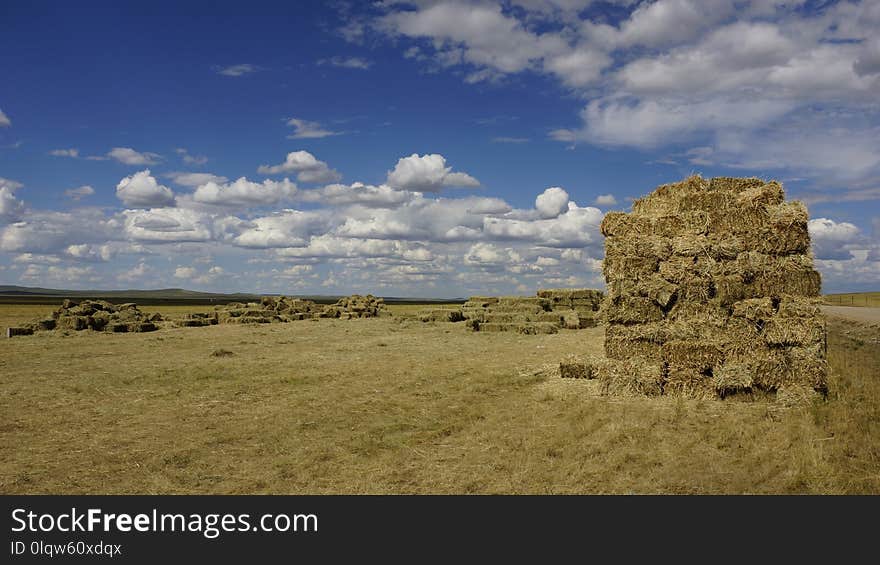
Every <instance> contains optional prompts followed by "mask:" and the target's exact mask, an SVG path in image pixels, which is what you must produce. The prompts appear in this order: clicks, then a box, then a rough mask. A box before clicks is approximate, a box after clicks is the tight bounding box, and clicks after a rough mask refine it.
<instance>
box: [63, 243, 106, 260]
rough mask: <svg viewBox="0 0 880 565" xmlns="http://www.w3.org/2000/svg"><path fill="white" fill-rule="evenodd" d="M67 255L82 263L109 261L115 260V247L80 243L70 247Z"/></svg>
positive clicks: (66, 251) (66, 252)
mask: <svg viewBox="0 0 880 565" xmlns="http://www.w3.org/2000/svg"><path fill="white" fill-rule="evenodd" d="M65 254H66V255H67V256H69V257H71V258H72V259H78V260H81V261H109V260H110V259H112V258H113V254H114V253H113V246H111V245H109V244H104V245H89V244H87V243H80V244H75V245H68V246H67V249H66V250H65Z"/></svg>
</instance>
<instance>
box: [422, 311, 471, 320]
mask: <svg viewBox="0 0 880 565" xmlns="http://www.w3.org/2000/svg"><path fill="white" fill-rule="evenodd" d="M416 319H418V320H419V321H420V322H463V321H464V314H463V313H462V312H461V309H459V308H427V309H425V310H419V311H418V312H416Z"/></svg>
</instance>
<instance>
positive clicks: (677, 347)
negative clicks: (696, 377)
mask: <svg viewBox="0 0 880 565" xmlns="http://www.w3.org/2000/svg"><path fill="white" fill-rule="evenodd" d="M662 355H663V361H664V362H666V363H668V364H669V367H670V368H672V367H673V366H675V367H680V368H693V369H696V370H697V371H711V370H712V369H713V368H714V367H715V366H717V365H719V364H720V363H721V362H722V361H724V357H725V352H724V344H722V343H719V342H713V341H696V340H694V341H691V340H670V341H667V342H666V343H664V344H663V346H662Z"/></svg>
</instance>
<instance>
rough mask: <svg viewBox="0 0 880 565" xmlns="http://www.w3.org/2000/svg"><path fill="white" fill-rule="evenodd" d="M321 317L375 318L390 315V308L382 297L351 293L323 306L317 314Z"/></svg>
mask: <svg viewBox="0 0 880 565" xmlns="http://www.w3.org/2000/svg"><path fill="white" fill-rule="evenodd" d="M319 316H320V317H321V318H343V319H346V320H351V319H353V318H375V317H378V316H391V310H389V309H388V307H387V306H386V305H385V300H384V299H383V298H377V297H375V296H373V295H372V294H367V295H366V296H362V295H360V294H352V295H351V296H346V297H344V298H340V299H339V301H338V302H337V303H336V304H331V305H330V306H327V307H325V308H324V310H323V311H322V312H321V313H320V314H319Z"/></svg>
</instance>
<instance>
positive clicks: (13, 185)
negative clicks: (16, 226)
mask: <svg viewBox="0 0 880 565" xmlns="http://www.w3.org/2000/svg"><path fill="white" fill-rule="evenodd" d="M22 186H24V185H23V184H21V183H20V182H16V181H14V180H10V179H5V178H3V177H0V222H11V221H14V220H16V219H18V217H19V216H20V215H21V213H22V212H23V211H24V203H23V202H22V201H21V200H18V199H17V198H16V197H15V191H16V190H18V189H19V188H21V187H22Z"/></svg>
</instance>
